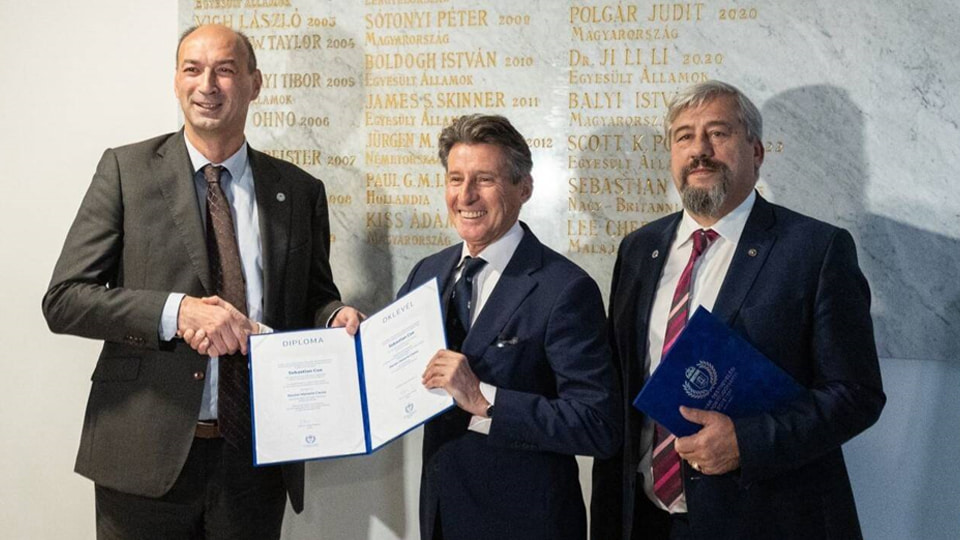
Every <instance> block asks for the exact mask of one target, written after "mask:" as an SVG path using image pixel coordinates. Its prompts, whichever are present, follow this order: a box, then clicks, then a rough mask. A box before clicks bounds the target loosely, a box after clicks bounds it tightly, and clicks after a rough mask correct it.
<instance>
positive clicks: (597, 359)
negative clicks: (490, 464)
mask: <svg viewBox="0 0 960 540" xmlns="http://www.w3.org/2000/svg"><path fill="white" fill-rule="evenodd" d="M604 323H605V317H604V313H603V301H602V299H601V296H600V291H599V289H597V285H596V283H594V281H593V280H592V279H590V278H589V277H587V276H586V275H581V276H577V277H575V278H574V279H573V280H572V281H570V283H568V284H567V286H566V287H565V288H564V289H563V291H562V292H561V293H560V295H559V296H558V298H557V301H556V302H555V303H554V305H553V306H552V308H551V309H550V314H549V315H548V323H547V327H546V334H545V336H544V349H545V354H546V358H547V361H548V363H549V365H550V368H551V369H552V371H553V374H554V376H555V379H556V386H557V396H556V397H555V398H550V397H546V396H542V395H538V394H534V393H528V392H520V391H515V390H510V389H506V388H498V390H497V414H496V418H495V419H494V421H493V423H492V425H491V430H490V435H489V438H490V442H491V443H492V444H498V445H504V446H508V447H514V448H523V449H531V450H540V451H550V452H557V453H562V454H579V455H589V456H601V457H609V456H611V455H612V454H613V453H614V452H616V450H617V447H618V445H619V444H620V439H621V429H620V423H621V418H620V416H621V415H620V411H619V392H618V391H617V388H616V384H615V382H614V371H613V367H612V365H611V360H610V349H609V347H608V345H607V340H606V335H605V333H604Z"/></svg>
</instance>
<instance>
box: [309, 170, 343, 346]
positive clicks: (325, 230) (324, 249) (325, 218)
mask: <svg viewBox="0 0 960 540" xmlns="http://www.w3.org/2000/svg"><path fill="white" fill-rule="evenodd" d="M313 182H315V183H316V184H317V186H319V193H318V194H317V200H316V202H315V203H314V210H313V231H312V234H313V243H314V245H316V246H317V249H314V250H313V260H312V261H311V271H310V296H309V298H310V304H309V305H310V306H311V309H313V325H314V326H315V327H319V328H323V327H325V326H326V325H327V321H328V320H330V317H332V316H333V314H334V313H335V312H336V311H337V310H338V309H340V308H341V307H343V305H344V304H343V302H341V301H340V291H339V290H337V286H336V285H335V284H334V282H333V270H332V269H331V268H330V213H329V211H328V208H327V193H326V190H325V189H324V187H323V184H322V183H321V182H320V181H318V180H313Z"/></svg>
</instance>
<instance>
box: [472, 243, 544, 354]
mask: <svg viewBox="0 0 960 540" xmlns="http://www.w3.org/2000/svg"><path fill="white" fill-rule="evenodd" d="M542 265H543V244H541V243H540V241H539V240H537V237H536V236H534V234H533V233H532V232H530V230H529V229H527V228H526V227H524V232H523V239H522V240H520V245H518V246H517V250H516V251H515V252H514V253H513V257H512V258H511V259H510V262H509V263H508V264H507V267H506V268H505V269H504V271H503V274H502V275H501V276H500V280H499V281H497V286H496V287H495V288H494V289H493V293H492V294H491V295H490V298H488V299H487V302H486V304H484V306H483V309H482V310H481V311H480V314H479V315H478V316H477V320H476V322H474V323H473V326H471V327H470V332H469V333H468V334H467V338H466V339H465V340H464V342H463V348H462V349H463V352H464V354H466V355H467V356H469V357H471V358H479V357H480V356H481V354H482V352H483V349H484V348H485V347H486V346H487V345H489V344H490V343H493V342H494V340H496V339H497V337H498V336H499V335H500V332H501V330H503V327H504V326H506V324H507V322H508V321H509V320H510V318H511V317H513V316H514V315H515V314H516V312H517V309H518V308H519V307H520V304H521V303H522V302H523V301H524V299H525V298H526V297H527V296H528V295H529V294H530V292H531V291H533V289H534V288H536V286H537V280H536V279H534V278H533V277H531V276H530V274H532V273H534V272H536V271H537V270H539V269H540V267H541V266H542Z"/></svg>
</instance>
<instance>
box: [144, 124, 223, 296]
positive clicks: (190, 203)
mask: <svg viewBox="0 0 960 540" xmlns="http://www.w3.org/2000/svg"><path fill="white" fill-rule="evenodd" d="M156 159H157V163H156V167H155V169H156V175H157V181H158V182H159V185H160V192H161V193H162V194H163V198H164V200H165V201H166V203H167V207H168V208H169V209H170V214H171V215H172V216H173V222H174V224H175V225H176V227H177V234H179V236H180V239H181V240H182V242H183V244H184V247H185V248H186V252H187V256H188V258H189V259H190V263H191V265H192V266H193V269H194V271H195V272H196V273H197V276H198V277H199V278H200V283H201V284H202V285H203V288H204V290H206V292H207V294H214V290H213V289H214V286H213V279H212V277H211V276H210V261H209V259H208V258H207V243H206V234H205V232H204V230H203V220H202V219H201V217H200V211H201V210H200V208H201V206H200V203H199V201H197V188H196V185H195V184H194V180H193V174H194V171H193V165H191V164H190V156H189V155H188V154H187V146H186V143H185V142H184V140H183V130H181V131H180V132H179V133H177V134H176V135H174V136H172V137H170V138H169V139H167V142H166V143H165V144H164V145H163V146H161V147H160V149H159V150H158V151H157V158H156Z"/></svg>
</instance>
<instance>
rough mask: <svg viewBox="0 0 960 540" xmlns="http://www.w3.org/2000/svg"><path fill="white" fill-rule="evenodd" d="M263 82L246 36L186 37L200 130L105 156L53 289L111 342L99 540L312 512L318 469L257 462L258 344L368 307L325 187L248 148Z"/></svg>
mask: <svg viewBox="0 0 960 540" xmlns="http://www.w3.org/2000/svg"><path fill="white" fill-rule="evenodd" d="M261 82H262V78H261V74H260V70H258V69H257V60H256V56H255V55H254V50H253V47H252V46H251V44H250V41H249V40H248V39H247V38H246V37H245V36H243V35H242V34H239V33H237V32H234V31H233V30H231V29H230V28H227V27H225V26H220V25H206V26H200V27H196V28H191V29H190V30H188V31H187V32H185V33H184V34H183V36H182V37H181V40H180V44H179V46H178V48H177V66H176V76H175V79H174V90H175V93H176V96H177V98H178V100H179V101H180V105H181V108H182V109H183V116H184V121H185V125H184V129H183V130H181V131H179V132H177V133H172V134H167V135H163V136H160V137H156V138H154V139H150V140H147V141H143V142H140V143H136V144H132V145H128V146H123V147H120V148H115V149H109V150H107V151H106V152H104V154H103V158H102V159H101V160H100V164H99V166H98V167H97V172H96V175H95V176H94V178H93V181H92V183H91V185H90V188H89V190H88V191H87V195H86V197H85V198H84V200H83V203H82V204H81V205H80V210H79V211H78V213H77V217H76V219H75V220H74V223H73V226H72V227H71V228H70V232H69V233H68V235H67V239H66V241H65V243H64V247H63V251H62V253H61V255H60V259H59V260H58V261H57V266H56V268H55V269H54V272H53V278H52V279H51V282H50V287H49V289H48V291H47V293H46V295H45V296H44V299H43V310H44V315H45V316H46V318H47V322H48V324H49V325H50V328H51V329H52V330H53V331H55V332H59V333H68V334H74V335H78V336H83V337H88V338H93V339H98V340H103V342H104V345H103V350H102V352H101V354H100V358H99V360H98V362H97V367H96V369H95V370H94V372H93V376H92V380H93V384H92V387H91V389H90V399H89V401H88V403H87V410H86V415H85V418H84V423H83V432H82V434H81V437H80V450H79V452H78V454H77V463H76V471H77V472H78V473H80V474H82V475H84V476H86V477H88V478H90V479H92V480H93V481H94V482H95V485H96V488H95V489H96V518H97V537H98V538H100V539H131V538H223V539H236V538H251V539H257V540H260V539H267V538H279V537H280V527H281V523H282V518H283V513H284V508H285V507H286V501H287V498H288V497H289V500H290V502H291V504H292V506H293V508H294V510H295V511H297V512H299V511H301V510H302V508H303V464H302V463H294V464H288V465H284V466H282V467H254V466H253V459H252V451H251V440H250V409H249V402H248V399H249V391H250V390H249V384H248V380H249V379H248V376H249V375H248V371H247V359H246V356H245V353H246V341H247V336H248V335H249V334H250V333H255V332H262V331H270V329H271V328H273V329H293V328H304V327H311V326H323V325H326V324H332V325H337V326H347V327H348V329H352V330H353V331H355V329H356V325H357V324H358V313H357V312H356V310H354V309H353V308H350V307H345V306H343V304H341V303H340V296H339V293H338V291H337V288H336V286H334V283H333V277H332V275H331V271H330V262H329V247H330V225H329V219H328V216H327V206H326V195H325V192H324V187H323V184H322V183H320V182H319V181H318V180H316V179H315V178H313V177H312V176H310V175H309V174H307V173H306V172H304V171H302V170H300V169H299V168H297V167H295V166H293V165H291V164H289V163H286V162H283V161H280V160H277V159H274V158H272V157H270V156H268V155H266V154H263V153H261V152H257V151H256V150H254V149H252V148H250V147H249V146H248V145H247V142H246V138H245V136H244V124H245V122H246V117H247V109H248V106H249V105H250V102H251V101H253V100H254V99H256V97H257V95H258V94H259V92H260V86H261Z"/></svg>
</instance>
